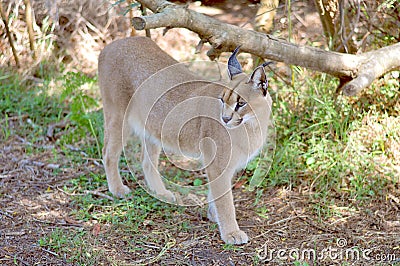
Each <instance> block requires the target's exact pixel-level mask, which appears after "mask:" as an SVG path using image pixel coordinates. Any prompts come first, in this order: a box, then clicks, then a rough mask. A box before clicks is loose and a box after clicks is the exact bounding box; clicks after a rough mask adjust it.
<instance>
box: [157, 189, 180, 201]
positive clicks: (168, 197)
mask: <svg viewBox="0 0 400 266" xmlns="http://www.w3.org/2000/svg"><path fill="white" fill-rule="evenodd" d="M156 197H157V198H158V199H160V200H162V201H166V202H168V203H175V202H176V197H175V195H174V193H172V192H171V191H169V190H165V191H163V192H159V193H157V194H156Z"/></svg>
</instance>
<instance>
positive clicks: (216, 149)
mask: <svg viewBox="0 0 400 266" xmlns="http://www.w3.org/2000/svg"><path fill="white" fill-rule="evenodd" d="M175 64H177V62H176V61H175V60H174V59H172V58H171V57H170V56H169V55H167V54H166V53H165V52H163V51H162V50H161V49H160V48H159V47H158V46H157V45H156V44H155V43H154V42H153V41H151V40H150V39H148V38H145V37H131V38H127V39H123V40H119V41H115V42H113V43H112V44H110V45H108V46H107V47H106V48H104V50H103V51H102V52H101V54H100V57H99V85H100V89H101V94H102V98H103V107H104V148H103V161H104V166H105V171H106V175H107V181H108V185H109V189H110V191H111V193H112V194H113V195H115V196H118V197H123V196H124V195H126V194H127V193H129V192H130V190H129V188H128V187H127V186H125V185H124V184H123V183H122V180H121V177H120V175H119V170H118V160H119V156H120V154H121V151H122V148H123V145H124V144H125V143H124V142H126V140H127V139H128V137H129V136H130V135H131V134H132V133H134V134H136V135H137V136H139V137H140V138H141V139H142V145H143V146H144V147H143V161H142V167H143V172H144V176H145V180H146V183H147V185H148V187H149V188H150V189H151V190H152V191H154V193H156V194H157V195H158V196H160V197H163V198H165V199H166V200H168V201H174V200H175V196H174V194H173V193H172V192H170V191H168V190H167V189H166V188H165V185H164V184H163V182H162V179H161V177H160V175H159V173H158V171H157V165H158V157H159V154H160V151H161V145H162V146H163V148H165V149H167V150H170V151H175V152H177V153H180V152H182V153H183V154H184V155H188V156H201V158H202V159H203V161H204V164H205V165H206V168H205V171H206V173H207V176H208V178H209V181H210V184H209V187H210V192H209V200H210V204H209V211H208V217H209V218H210V219H211V220H212V221H215V222H217V223H218V225H219V229H220V233H221V237H222V239H223V240H224V241H225V242H226V243H230V244H242V243H246V242H247V241H248V237H247V235H246V233H244V232H243V231H241V230H240V229H239V226H238V224H237V222H236V217H235V207H234V204H233V196H232V191H231V180H232V177H233V175H234V174H235V172H236V171H237V170H238V169H240V168H242V167H244V166H245V165H246V164H247V162H248V161H249V160H250V159H251V158H252V157H253V156H255V155H256V154H257V153H258V151H259V150H260V148H261V147H262V146H263V144H264V141H265V139H266V130H267V127H268V123H269V122H270V118H269V115H270V107H271V99H270V97H269V95H268V94H267V95H266V96H264V95H263V93H262V92H261V90H259V89H257V84H256V83H255V82H253V81H249V79H248V77H246V75H244V74H239V75H236V76H234V77H233V79H232V81H231V83H230V84H228V85H229V86H228V87H226V86H223V84H214V83H209V82H207V81H206V80H205V79H204V78H203V77H199V76H197V75H196V74H194V73H192V72H190V71H189V70H188V69H187V68H185V67H184V66H183V65H176V66H173V67H171V66H172V65H175ZM160 70H161V71H160ZM260 73H261V72H260ZM256 76H257V73H256V75H255V77H256ZM141 84H142V86H140V85H141ZM139 86H140V87H139ZM171 88H173V89H171ZM229 88H234V90H231V89H229ZM239 96H240V99H241V101H242V103H247V104H245V106H243V107H241V108H239V110H236V111H235V106H236V104H237V100H238V97H239ZM221 99H222V100H221ZM125 112H126V116H125ZM200 114H201V116H200V117H199V115H200ZM124 117H125V120H124ZM223 117H226V119H225V120H227V118H230V120H229V121H228V122H227V123H225V122H224V121H223ZM124 121H125V122H124ZM123 139H124V141H123Z"/></svg>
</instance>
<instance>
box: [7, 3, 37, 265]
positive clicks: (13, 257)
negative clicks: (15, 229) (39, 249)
mask: <svg viewBox="0 0 400 266" xmlns="http://www.w3.org/2000/svg"><path fill="white" fill-rule="evenodd" d="M0 4H1V3H0ZM2 251H3V252H4V253H5V254H6V255H7V256H9V257H10V258H12V259H14V260H18V261H19V262H21V263H22V264H24V265H27V266H29V265H30V264H29V263H28V262H26V261H24V260H23V259H21V258H18V255H19V254H20V253H17V254H14V255H13V254H11V253H9V252H7V251H5V250H4V249H2Z"/></svg>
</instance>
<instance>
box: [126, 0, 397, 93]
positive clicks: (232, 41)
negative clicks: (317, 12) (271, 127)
mask: <svg viewBox="0 0 400 266" xmlns="http://www.w3.org/2000/svg"><path fill="white" fill-rule="evenodd" d="M139 2H140V3H141V4H143V5H145V6H146V7H148V8H149V9H150V10H151V11H153V12H154V14H152V15H148V16H142V17H135V18H133V20H132V24H133V26H134V27H135V29H137V30H144V29H154V28H160V27H168V28H186V29H189V30H191V31H193V32H196V33H197V34H199V36H200V38H201V40H202V41H203V42H209V43H210V44H211V45H212V48H211V50H210V51H208V53H207V55H208V56H209V57H210V58H211V59H212V60H213V59H214V58H216V57H218V56H219V55H220V54H221V53H222V52H225V51H232V50H233V49H234V48H235V47H237V46H238V45H241V51H242V52H248V53H251V54H254V55H257V56H259V57H262V58H267V59H270V60H275V61H281V62H285V63H286V64H291V65H298V66H302V67H306V68H310V69H314V70H317V71H320V72H324V73H328V74H330V75H333V76H335V77H338V78H341V79H343V80H350V82H348V83H347V84H345V85H344V86H343V92H344V93H345V94H346V95H349V96H350V95H355V94H356V93H358V92H360V91H361V90H362V89H363V88H365V87H367V86H369V85H370V84H371V83H372V81H373V80H374V79H376V78H378V77H379V76H381V75H383V74H384V73H386V72H389V71H391V70H393V69H395V68H399V67H400V44H395V45H392V46H388V47H385V48H382V49H379V50H376V51H372V52H368V53H365V54H361V55H352V54H344V53H337V52H330V51H325V50H322V49H318V48H315V47H311V46H299V45H296V44H293V43H289V42H286V41H284V40H279V39H277V38H275V37H273V36H270V35H267V34H263V33H260V32H256V31H251V30H246V29H243V28H240V27H237V26H234V25H230V24H227V23H223V22H220V21H218V20H216V19H214V18H211V17H208V16H206V15H204V14H200V13H197V12H195V11H193V10H190V9H188V8H187V7H186V6H179V5H175V4H172V3H170V2H168V1H164V0H139ZM384 58H385V59H384ZM389 58H390V59H391V60H388V59H389Z"/></svg>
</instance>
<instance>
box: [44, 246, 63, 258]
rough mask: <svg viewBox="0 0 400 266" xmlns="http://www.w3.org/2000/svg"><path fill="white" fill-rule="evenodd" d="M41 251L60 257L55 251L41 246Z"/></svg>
mask: <svg viewBox="0 0 400 266" xmlns="http://www.w3.org/2000/svg"><path fill="white" fill-rule="evenodd" d="M42 251H44V252H47V253H49V254H51V255H53V256H56V257H60V255H58V254H57V253H55V252H53V251H50V250H48V249H45V248H42Z"/></svg>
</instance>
